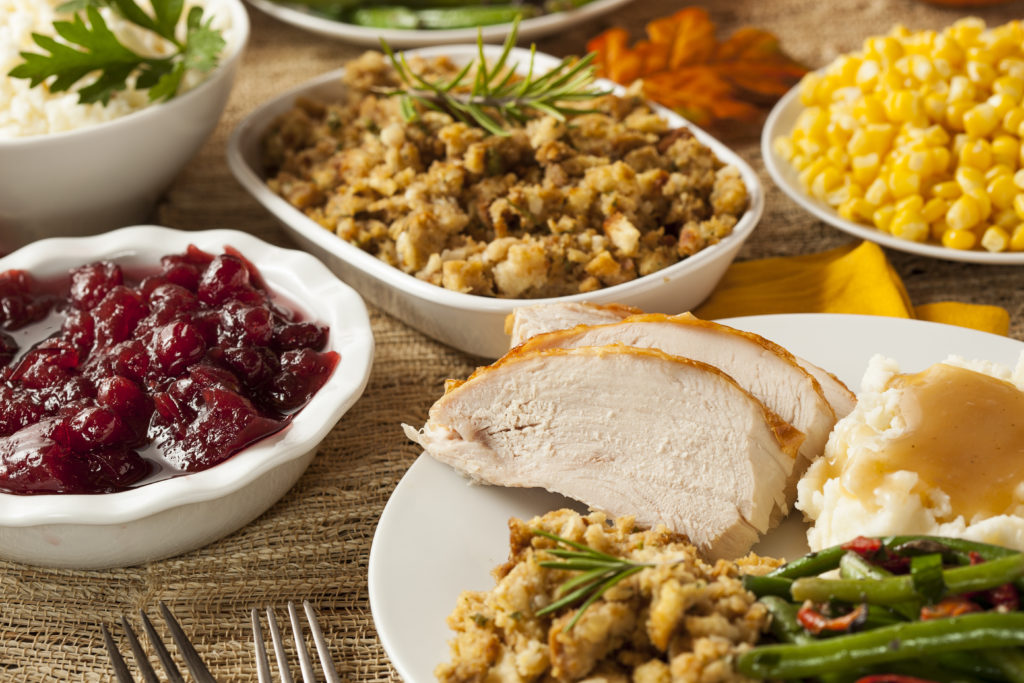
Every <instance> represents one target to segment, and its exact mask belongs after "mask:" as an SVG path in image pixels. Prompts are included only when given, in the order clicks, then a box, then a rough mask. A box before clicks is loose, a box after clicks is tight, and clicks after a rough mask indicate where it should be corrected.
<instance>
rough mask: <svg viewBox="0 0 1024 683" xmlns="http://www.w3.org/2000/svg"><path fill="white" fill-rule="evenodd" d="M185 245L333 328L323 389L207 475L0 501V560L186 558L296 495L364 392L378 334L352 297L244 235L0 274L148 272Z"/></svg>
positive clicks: (78, 257)
mask: <svg viewBox="0 0 1024 683" xmlns="http://www.w3.org/2000/svg"><path fill="white" fill-rule="evenodd" d="M189 244H195V245H196V246H197V247H199V248H200V249H203V250H206V251H208V252H210V253H214V254H219V253H221V252H222V251H223V249H224V247H225V245H230V246H232V247H235V248H236V249H238V250H239V251H240V252H241V253H242V255H244V256H245V257H246V258H248V259H249V260H250V261H251V262H252V263H254V264H255V265H256V267H257V268H258V269H259V270H260V272H261V273H262V275H263V277H264V279H265V281H266V282H267V284H268V287H269V288H270V289H271V290H272V291H274V292H276V293H278V294H280V295H281V296H282V297H283V298H284V299H285V300H287V301H289V302H290V303H292V304H293V305H296V306H298V307H300V308H301V309H302V310H303V311H305V312H306V313H308V314H309V316H310V318H311V319H313V320H317V321H319V322H322V323H324V324H326V325H328V326H329V327H330V336H329V342H328V348H329V349H333V350H335V351H337V352H338V353H340V354H341V361H340V362H339V363H338V366H337V367H336V368H335V370H334V373H333V374H332V375H331V377H330V379H329V380H328V381H327V383H326V384H325V385H324V386H323V388H321V389H320V391H318V392H317V393H316V395H315V396H313V398H312V400H310V402H309V403H308V404H307V405H306V406H305V408H303V409H302V411H301V412H299V413H298V414H297V415H296V416H295V418H294V419H293V420H292V423H291V424H290V425H289V426H288V427H286V428H285V429H283V430H282V431H280V432H278V433H276V434H274V435H272V436H270V437H267V438H266V439H263V440H261V441H259V442H257V443H256V444H254V445H252V446H250V447H249V448H247V449H245V450H243V451H240V452H239V453H236V454H235V455H234V456H232V457H231V458H229V459H227V460H225V461H224V462H223V463H221V464H219V465H216V466H214V467H211V468H210V469H208V470H203V471H201V472H196V473H192V474H187V475H184V476H179V477H175V478H172V479H165V480H162V481H157V482H154V483H152V484H147V485H144V486H140V487H138V488H135V489H130V490H127V491H122V492H117V493H108V494H99V495H60V494H54V495H38V496H17V495H11V494H0V557H3V558H5V559H9V560H15V561H17V562H25V563H28V564H39V565H48V566H58V567H72V568H78V569H95V568H102V567H116V566H129V565H134V564H139V563H142V562H147V561H150V560H155V559H159V558H162V557H169V556H172V555H177V554H179V553H183V552H186V551H188V550H192V549H194V548H198V547H201V546H203V545H206V544H207V543H210V542H212V541H214V540H216V539H218V538H220V537H222V536H225V535H227V534H229V533H231V532H232V531H234V530H236V529H238V528H239V527H241V526H243V525H244V524H247V523H248V522H250V521H251V520H253V519H255V518H256V517H257V516H258V515H260V514H261V513H262V512H263V511H264V510H266V509H267V508H268V507H270V506H271V505H272V504H273V503H274V502H275V501H276V500H277V499H278V498H280V497H281V496H282V495H284V493H285V492H286V491H287V490H288V489H289V488H291V486H292V484H294V483H295V481H296V480H297V479H298V478H299V476H300V475H301V474H302V472H303V471H304V470H305V469H306V467H307V466H308V465H309V463H310V462H311V461H312V459H313V456H314V455H315V453H316V449H317V446H318V445H319V443H320V441H321V440H322V439H323V438H324V437H325V436H326V435H327V433H328V432H329V431H330V430H331V429H332V428H333V427H334V425H335V424H336V423H337V422H338V420H339V419H341V416H342V415H344V413H345V412H346V411H347V410H348V409H349V408H350V407H351V406H352V404H353V403H355V401H356V399H358V398H359V396H360V395H361V394H362V392H363V389H364V388H365V387H366V382H367V379H368V378H369V374H370V365H371V363H372V360H373V334H372V332H371V330H370V321H369V317H368V316H367V313H366V307H365V306H364V305H363V302H362V300H361V299H360V298H359V296H358V295H357V294H356V293H355V292H354V291H353V290H352V289H351V288H350V287H348V286H347V285H345V284H344V283H342V282H340V281H338V279H337V278H336V277H334V275H333V274H331V272H330V271H328V270H327V269H326V268H325V267H324V266H323V265H322V264H321V263H319V262H318V261H317V260H316V259H314V258H313V257H312V256H310V255H309V254H305V253H302V252H299V251H295V250H287V249H281V248H279V247H274V246H271V245H269V244H267V243H266V242H263V241H262V240H259V239H257V238H255V237H253V236H251V235H247V234H245V233H242V232H235V231H231V230H210V231H204V232H185V231H179V230H170V229H168V228H159V227H154V226H138V227H131V228H124V229H121V230H116V231H114V232H110V233H107V234H105V235H98V236H95V237H81V238H62V239H49V240H43V241H40V242H36V243H34V244H31V245H29V246H27V247H25V248H23V249H20V250H18V251H16V252H15V253H13V254H11V255H9V256H7V257H5V258H2V259H0V271H3V270H8V269H12V268H20V269H25V270H29V271H30V272H32V273H33V274H35V275H37V276H41V277H45V276H59V275H62V274H65V273H67V271H68V270H69V269H70V268H73V267H75V266H78V265H81V264H84V263H89V262H92V261H96V260H100V259H110V260H116V261H117V262H119V263H125V264H129V265H146V264H149V265H155V264H158V263H159V257H160V256H163V255H164V254H170V253H181V252H183V251H184V250H185V249H186V248H187V247H188V245H189Z"/></svg>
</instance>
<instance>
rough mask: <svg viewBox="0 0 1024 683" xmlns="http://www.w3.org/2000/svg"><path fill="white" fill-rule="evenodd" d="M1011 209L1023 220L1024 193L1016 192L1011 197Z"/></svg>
mask: <svg viewBox="0 0 1024 683" xmlns="http://www.w3.org/2000/svg"><path fill="white" fill-rule="evenodd" d="M1013 210H1014V212H1016V214H1017V217H1018V218H1020V219H1021V220H1022V221H1024V193H1021V194H1018V195H1017V196H1016V197H1014V198H1013Z"/></svg>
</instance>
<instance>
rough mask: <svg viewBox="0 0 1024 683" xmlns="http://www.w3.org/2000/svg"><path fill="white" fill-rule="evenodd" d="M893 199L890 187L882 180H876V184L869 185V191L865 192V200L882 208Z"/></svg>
mask: <svg viewBox="0 0 1024 683" xmlns="http://www.w3.org/2000/svg"><path fill="white" fill-rule="evenodd" d="M891 197H892V194H891V193H890V192H889V186H888V185H887V184H886V183H885V181H884V180H882V179H881V178H876V179H875V180H874V182H872V183H871V184H870V185H868V189H867V190H865V192H864V199H866V200H868V201H869V202H870V203H871V204H873V205H874V206H881V205H882V204H884V203H885V202H887V201H889V199H890V198H891Z"/></svg>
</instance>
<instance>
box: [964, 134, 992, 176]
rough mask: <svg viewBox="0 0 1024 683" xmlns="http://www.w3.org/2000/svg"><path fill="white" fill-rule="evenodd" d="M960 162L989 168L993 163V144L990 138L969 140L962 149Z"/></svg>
mask: <svg viewBox="0 0 1024 683" xmlns="http://www.w3.org/2000/svg"><path fill="white" fill-rule="evenodd" d="M960 163H961V164H967V165H968V166H974V167H975V168H980V169H981V170H985V169H987V168H988V167H989V166H991V165H992V146H991V145H990V144H989V142H988V140H984V139H978V140H968V141H967V142H966V143H965V144H964V146H963V149H961V150H960Z"/></svg>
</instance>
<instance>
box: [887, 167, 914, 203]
mask: <svg viewBox="0 0 1024 683" xmlns="http://www.w3.org/2000/svg"><path fill="white" fill-rule="evenodd" d="M889 192H891V193H892V196H893V197H895V198H896V199H902V198H903V197H906V196H908V195H912V194H920V193H921V174H920V173H914V172H913V171H904V170H898V169H894V170H893V172H892V173H890V174H889Z"/></svg>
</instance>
